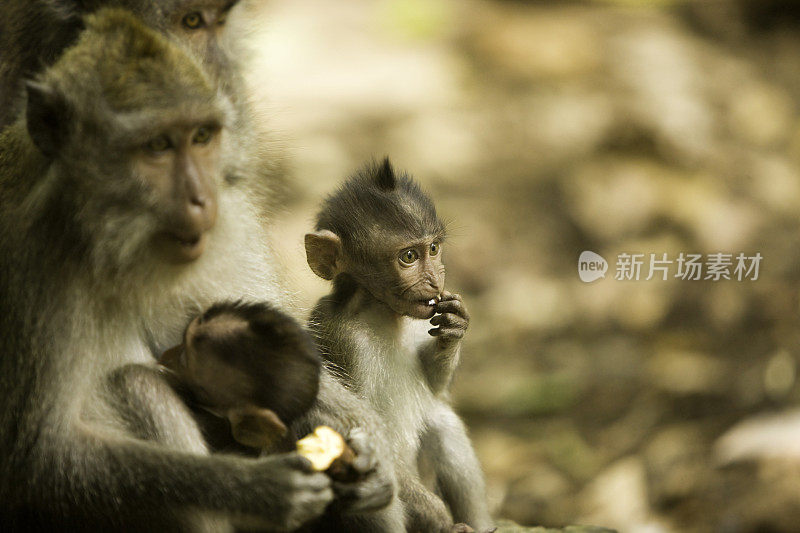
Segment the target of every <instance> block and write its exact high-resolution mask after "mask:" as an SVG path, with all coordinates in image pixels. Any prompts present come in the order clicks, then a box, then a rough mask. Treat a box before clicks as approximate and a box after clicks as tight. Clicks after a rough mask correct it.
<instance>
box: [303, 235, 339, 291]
mask: <svg viewBox="0 0 800 533" xmlns="http://www.w3.org/2000/svg"><path fill="white" fill-rule="evenodd" d="M305 242H306V260H307V261H308V266H310V267H311V270H313V271H314V274H316V275H317V276H319V277H321V278H322V279H327V280H331V279H333V278H334V277H336V274H337V262H339V261H340V260H341V257H342V240H341V239H340V238H339V236H338V235H336V234H335V233H334V232H332V231H329V230H326V229H323V230H320V231H316V232H314V233H306V238H305Z"/></svg>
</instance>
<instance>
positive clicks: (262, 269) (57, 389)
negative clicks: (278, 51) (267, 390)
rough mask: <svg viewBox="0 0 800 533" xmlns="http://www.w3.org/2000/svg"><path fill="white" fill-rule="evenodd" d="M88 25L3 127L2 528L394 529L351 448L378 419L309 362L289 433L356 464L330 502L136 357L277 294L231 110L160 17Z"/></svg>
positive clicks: (211, 74) (375, 463) (212, 73)
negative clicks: (219, 433) (303, 405)
mask: <svg viewBox="0 0 800 533" xmlns="http://www.w3.org/2000/svg"><path fill="white" fill-rule="evenodd" d="M63 3H64V4H65V5H68V6H71V7H64V9H63V12H66V11H68V10H69V9H76V8H77V6H81V7H84V6H88V5H89V4H92V6H94V5H95V4H98V3H102V2H80V3H74V5H73V3H72V2H66V1H65V2H63ZM122 3H124V4H125V5H126V6H128V5H131V6H133V5H136V4H137V2H135V1H133V0H130V1H127V2H122ZM195 3H198V4H200V7H197V8H195V7H192V6H191V5H190V4H192V2H180V1H177V0H175V1H171V2H149V3H147V2H141V4H142V5H143V6H145V7H146V6H151V7H152V8H153V9H152V12H151V13H150V15H149V16H151V17H152V16H155V15H153V13H155V14H156V15H157V14H161V15H162V16H164V17H166V20H169V21H173V19H174V20H175V21H178V22H176V23H175V24H176V25H180V24H182V25H183V26H186V28H187V30H186V31H190V30H191V31H198V32H199V31H203V32H205V31H206V28H207V27H208V24H206V23H205V22H204V21H205V20H206V17H207V15H208V12H210V11H213V9H212V8H211V7H209V6H212V5H213V4H215V2H209V1H205V2H195ZM233 3H235V2H221V3H220V4H224V5H221V7H226V9H227V8H230V6H231V5H232V4H233ZM58 4H59V2H58V1H57V0H48V1H47V2H29V3H28V4H27V5H29V6H30V7H31V9H38V8H41V9H44V8H43V7H42V6H49V7H50V8H52V6H56V5H58ZM15 5H16V4H15ZM20 5H21V4H20ZM140 7H141V6H140ZM184 9H186V10H189V11H188V12H186V11H181V10H184ZM170 10H173V11H170ZM61 12H62V11H59V13H61ZM198 17H199V19H198ZM146 20H147V21H148V22H147V24H148V25H150V24H151V22H150V21H151V20H152V19H146ZM171 23H172V22H170V24H171ZM84 25H85V29H83V30H82V32H81V33H80V34H79V36H78V38H77V41H76V42H75V43H74V45H73V46H72V47H71V48H69V49H68V50H67V51H66V52H64V54H63V55H62V56H61V57H60V58H59V59H58V60H57V61H55V63H53V65H52V67H49V68H48V69H47V70H46V71H44V72H43V73H42V74H40V75H38V76H37V77H36V78H35V81H34V82H31V83H29V84H28V85H27V89H26V96H27V98H26V99H24V100H25V105H24V112H23V113H21V114H20V116H18V117H17V118H16V121H15V122H14V123H13V124H12V125H11V126H9V127H7V128H6V129H4V130H3V131H2V133H1V134H0V397H2V402H0V428H1V429H0V530H2V531H58V530H63V529H65V528H67V529H69V530H70V531H100V530H124V531H139V530H141V531H227V530H230V529H231V527H232V526H231V524H232V523H233V521H234V520H236V521H238V520H240V519H247V523H256V524H259V525H260V526H262V527H264V528H267V529H274V530H287V529H293V528H296V527H298V526H300V525H301V524H303V523H307V522H308V521H309V520H312V519H314V518H315V517H318V516H320V514H321V513H323V512H324V511H325V509H326V508H329V509H333V510H335V511H336V513H334V514H333V516H332V518H331V520H332V522H330V523H328V524H326V526H325V527H326V528H327V526H328V525H335V526H337V527H341V528H342V529H344V530H347V529H350V530H360V531H399V530H402V528H403V525H402V524H403V516H402V509H401V507H400V504H399V503H398V502H397V500H396V499H394V498H393V497H392V494H393V491H394V484H395V481H394V473H393V471H392V465H391V461H384V460H383V458H384V457H386V456H387V454H386V452H385V451H384V450H382V449H381V446H382V444H381V439H372V440H370V439H369V438H368V436H369V435H373V434H376V432H378V431H380V422H379V421H377V420H376V418H375V416H374V414H373V413H372V412H371V411H370V410H369V409H368V408H366V407H365V406H364V405H363V402H360V401H359V400H358V399H357V398H355V397H354V396H353V395H352V394H350V393H349V392H348V391H347V390H345V389H344V387H342V386H341V385H338V384H337V383H336V382H335V381H333V380H332V379H331V377H330V376H329V375H328V374H327V373H326V372H324V371H323V373H322V374H321V376H320V382H319V393H318V396H317V399H316V401H315V403H314V404H313V405H312V407H311V409H310V410H309V411H308V412H307V413H306V414H305V415H304V416H302V417H301V418H300V419H298V421H297V422H295V424H294V425H292V426H291V427H289V428H288V429H289V432H290V433H295V434H296V435H297V436H303V435H305V434H307V433H309V432H310V430H311V429H313V427H316V426H318V425H322V424H324V425H328V426H331V427H332V428H334V429H335V430H336V431H338V432H339V433H341V434H342V435H343V436H344V437H345V438H346V439H348V443H349V445H350V446H351V447H352V448H353V449H354V450H355V451H356V452H357V454H358V455H359V456H360V457H362V463H367V464H365V468H364V470H365V472H364V477H363V479H361V480H360V481H358V482H356V483H352V484H350V485H348V486H347V487H342V488H340V489H339V490H337V494H336V496H337V499H336V503H335V505H334V506H332V507H331V506H330V504H331V502H332V501H333V499H334V491H333V490H332V488H331V480H330V478H329V477H328V476H326V475H324V474H322V473H319V472H315V471H313V469H312V468H311V463H310V462H309V461H308V460H307V459H305V458H303V457H301V456H299V455H298V454H296V453H276V454H272V455H269V456H265V457H259V458H249V457H243V456H235V455H231V454H209V450H208V446H207V444H206V441H205V439H204V438H203V434H202V428H201V427H199V425H198V423H197V421H196V419H195V418H194V416H193V414H192V412H191V411H190V410H189V408H188V407H187V406H186V404H185V403H184V402H183V401H182V399H181V397H180V396H179V395H178V394H176V393H175V391H174V390H173V389H172V387H170V386H169V384H168V383H167V381H166V380H165V379H164V378H163V375H162V374H161V373H160V372H159V371H158V370H157V369H156V367H155V365H154V364H153V362H154V354H160V353H161V352H162V351H163V350H164V349H165V348H167V347H169V346H172V345H175V344H178V342H179V339H180V335H181V333H182V331H183V330H184V328H185V325H186V324H187V323H188V322H189V319H190V318H191V317H192V316H195V315H197V314H198V313H200V312H201V311H202V310H203V309H205V308H207V307H209V306H210V305H212V304H213V303H214V302H218V301H225V300H237V299H245V300H249V301H254V300H258V301H270V302H278V303H279V302H280V299H281V295H282V291H281V290H280V287H279V285H278V282H277V281H276V275H275V267H274V266H273V263H272V261H271V253H270V249H269V246H268V244H267V243H268V240H267V236H266V234H265V231H264V227H263V220H262V214H263V206H261V205H257V204H256V202H255V200H254V198H256V197H257V196H256V195H254V194H253V191H254V190H256V189H259V188H260V187H261V185H260V184H259V183H257V181H258V178H259V177H260V176H261V174H259V171H258V170H255V167H257V166H258V161H256V159H257V158H256V156H255V155H250V154H249V153H247V152H243V151H242V148H241V147H243V146H244V147H246V146H248V144H247V143H246V142H244V141H242V142H239V141H240V140H241V132H242V130H243V128H244V126H243V124H244V123H245V122H246V121H244V119H243V115H242V113H243V110H242V107H241V105H242V104H241V102H240V101H237V99H236V98H235V96H236V95H235V94H234V93H235V92H236V91H235V90H234V89H233V88H232V86H231V84H228V83H226V82H224V80H223V81H220V80H221V78H220V77H219V75H220V72H221V70H213V69H211V70H209V69H208V68H206V67H207V64H206V63H200V62H198V61H196V60H195V59H193V56H192V55H189V54H187V53H186V52H185V51H184V49H183V48H182V47H178V46H177V45H176V44H175V42H173V41H172V40H171V39H173V38H174V37H175V35H174V34H173V32H172V31H171V30H170V29H169V28H172V26H169V27H168V28H167V30H164V29H163V28H159V31H162V30H163V31H165V33H167V34H169V35H170V38H166V37H164V36H163V35H161V34H160V33H157V32H155V31H153V30H152V29H151V28H149V27H148V26H146V25H145V24H143V23H142V22H141V21H140V20H139V19H137V18H136V17H134V16H133V15H131V14H129V13H128V12H125V11H120V10H103V11H100V12H98V13H96V14H94V15H91V16H89V17H88V18H87V19H86V20H85V24H84ZM165 26H167V25H166V24H165ZM183 26H181V27H183ZM219 27H221V26H219ZM219 27H218V26H214V27H213V28H212V30H213V32H217V31H218V30H219ZM214 34H215V33H212V32H211V31H209V32H207V33H203V35H202V39H201V40H197V41H192V43H193V46H194V48H195V49H211V47H212V45H213V42H214V41H213V40H212V37H213V36H214ZM198 35H200V34H198ZM51 44H52V43H51ZM48 52H49V53H53V52H54V51H53V50H49V51H48ZM218 52H220V53H222V52H221V51H218ZM209 57H217V58H219V56H213V55H211V56H209ZM12 59H13V58H12ZM3 61H6V57H4V58H3ZM233 126H235V128H232V127H233ZM229 137H233V138H234V139H233V140H235V141H236V142H233V141H232V140H231V139H230V138H229ZM370 442H373V443H374V450H373V449H372V448H371V446H370V445H369V443H370ZM366 458H371V460H369V461H367V460H366ZM387 504H388V505H387Z"/></svg>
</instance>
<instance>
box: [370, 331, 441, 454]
mask: <svg viewBox="0 0 800 533" xmlns="http://www.w3.org/2000/svg"><path fill="white" fill-rule="evenodd" d="M402 326H403V327H401V329H400V331H399V334H398V335H397V336H396V337H394V338H393V339H391V341H390V342H384V343H375V345H374V346H373V349H372V350H368V353H367V354H365V355H366V358H368V360H369V364H368V365H366V367H362V368H361V372H360V374H361V376H360V379H359V381H360V382H361V385H362V391H363V392H364V393H365V395H366V396H367V397H368V398H369V401H370V403H371V404H372V406H373V407H374V408H375V410H376V411H377V412H378V413H379V414H380V415H381V417H382V418H383V419H384V421H385V423H386V426H387V428H388V429H389V431H390V432H391V433H392V438H393V442H394V445H395V446H396V447H397V448H399V449H398V452H399V453H401V454H403V455H405V454H409V455H410V456H411V455H413V454H414V453H415V451H416V450H417V449H418V448H419V439H420V435H421V434H422V431H423V429H424V427H425V420H426V416H427V414H428V413H430V412H431V409H432V408H433V406H434V403H435V398H434V396H433V394H432V393H431V391H430V388H429V387H428V384H427V381H426V379H425V376H424V375H423V372H422V366H421V364H420V360H419V356H418V351H419V347H420V345H421V344H422V343H423V342H425V341H427V340H429V339H430V335H428V333H427V330H428V328H429V327H430V326H428V325H427V322H426V321H422V320H417V321H408V322H407V323H404V324H402Z"/></svg>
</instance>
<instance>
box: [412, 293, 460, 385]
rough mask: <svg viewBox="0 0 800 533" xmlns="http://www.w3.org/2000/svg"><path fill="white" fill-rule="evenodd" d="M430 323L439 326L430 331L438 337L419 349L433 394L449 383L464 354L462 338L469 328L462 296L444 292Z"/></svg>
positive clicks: (423, 368)
mask: <svg viewBox="0 0 800 533" xmlns="http://www.w3.org/2000/svg"><path fill="white" fill-rule="evenodd" d="M430 322H431V324H432V325H434V326H437V327H435V328H433V329H430V330H428V333H430V334H431V335H433V336H434V337H435V338H434V339H432V340H431V341H430V342H427V343H425V344H424V345H423V346H422V347H421V348H420V350H419V358H420V362H421V363H422V371H423V373H424V374H425V377H426V378H427V380H428V385H429V386H430V388H431V390H432V391H433V393H434V394H440V393H441V392H443V391H444V390H445V389H446V388H447V387H448V386H449V385H450V380H451V379H452V378H453V372H454V371H455V369H456V367H457V366H458V362H459V358H460V354H461V339H462V338H463V337H464V333H465V332H466V331H467V328H468V327H469V313H468V312H467V308H466V306H465V305H464V302H463V300H462V299H461V295H459V294H453V293H450V292H447V291H444V292H443V293H442V298H441V300H440V301H439V303H438V304H436V315H434V317H433V318H431V320H430Z"/></svg>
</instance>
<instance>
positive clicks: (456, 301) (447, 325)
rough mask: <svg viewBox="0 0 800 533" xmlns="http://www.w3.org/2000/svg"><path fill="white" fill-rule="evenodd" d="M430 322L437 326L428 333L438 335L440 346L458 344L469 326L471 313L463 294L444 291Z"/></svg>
mask: <svg viewBox="0 0 800 533" xmlns="http://www.w3.org/2000/svg"><path fill="white" fill-rule="evenodd" d="M430 322H431V324H432V325H434V326H437V327H435V328H433V329H430V330H428V333H430V334H431V335H433V336H434V337H437V340H438V341H439V345H440V346H452V345H454V344H457V343H458V342H459V341H460V340H461V338H462V337H463V336H464V333H465V332H466V331H467V328H468V327H469V313H468V312H467V308H466V306H465V305H464V302H463V300H462V299H461V295H460V294H453V293H450V292H447V291H444V292H443V293H442V298H441V300H439V303H438V304H436V315H434V317H433V318H431V320H430Z"/></svg>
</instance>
